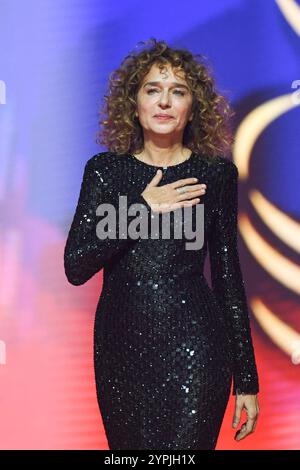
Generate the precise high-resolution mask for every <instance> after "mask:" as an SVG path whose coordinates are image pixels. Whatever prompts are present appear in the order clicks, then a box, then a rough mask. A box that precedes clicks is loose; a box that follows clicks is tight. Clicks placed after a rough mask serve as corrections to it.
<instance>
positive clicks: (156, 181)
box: [147, 170, 162, 188]
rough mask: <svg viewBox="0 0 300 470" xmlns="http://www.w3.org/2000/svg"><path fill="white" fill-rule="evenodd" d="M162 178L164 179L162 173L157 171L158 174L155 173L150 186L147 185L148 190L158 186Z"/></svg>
mask: <svg viewBox="0 0 300 470" xmlns="http://www.w3.org/2000/svg"><path fill="white" fill-rule="evenodd" d="M161 177H162V171H161V170H157V172H156V173H155V175H154V177H153V178H152V180H151V181H150V183H148V185H147V186H148V188H152V187H153V186H156V185H157V184H158V183H159V182H160V180H161Z"/></svg>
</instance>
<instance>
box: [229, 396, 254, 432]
mask: <svg viewBox="0 0 300 470" xmlns="http://www.w3.org/2000/svg"><path fill="white" fill-rule="evenodd" d="M243 408H245V409H246V414H247V421H246V422H245V423H244V424H243V425H242V426H241V428H240V429H239V430H238V431H237V432H236V434H235V440H236V441H240V440H242V439H244V438H245V437H246V436H248V435H249V434H252V433H253V432H254V431H255V428H256V424H257V418H258V415H259V403H258V397H257V395H242V394H237V395H236V399H235V411H234V416H233V421H232V427H233V428H236V427H237V426H238V424H239V422H240V420H241V415H242V411H243Z"/></svg>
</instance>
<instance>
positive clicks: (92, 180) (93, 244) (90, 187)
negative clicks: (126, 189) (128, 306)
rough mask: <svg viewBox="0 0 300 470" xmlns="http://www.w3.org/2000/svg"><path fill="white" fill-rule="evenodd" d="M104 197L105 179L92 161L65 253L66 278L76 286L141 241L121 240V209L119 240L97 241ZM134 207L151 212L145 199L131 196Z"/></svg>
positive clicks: (87, 166)
mask: <svg viewBox="0 0 300 470" xmlns="http://www.w3.org/2000/svg"><path fill="white" fill-rule="evenodd" d="M102 194H103V192H102V178H101V175H100V173H99V170H97V168H96V165H95V164H94V162H93V160H92V159H90V160H89V161H88V162H87V163H86V166H85V169H84V175H83V180H82V183H81V189H80V195H79V200H78V203H77V207H76V211H75V215H74V217H73V221H72V224H71V228H70V230H69V234H68V237H67V241H66V245H65V249H64V268H65V274H66V277H67V279H68V281H69V282H70V283H71V284H73V285H75V286H78V285H81V284H84V283H85V282H86V281H88V280H89V279H90V278H91V277H92V276H93V275H94V274H96V273H97V272H98V271H100V270H101V269H102V268H103V267H104V264H105V263H106V262H107V261H108V260H109V259H110V258H111V257H112V256H114V255H116V254H118V253H120V252H121V251H123V250H126V249H129V248H130V247H131V246H133V245H134V244H135V243H136V241H137V240H134V239H132V238H129V236H128V238H126V239H118V219H119V214H118V208H117V207H116V211H117V230H116V232H117V234H116V238H115V239H110V238H106V239H100V238H98V237H97V234H96V226H97V222H98V221H97V216H96V209H97V207H98V206H99V204H101V202H104V201H103V195H102ZM105 202H107V201H105ZM133 203H141V204H144V205H145V207H146V208H147V210H148V212H149V206H148V205H147V203H146V201H145V199H144V198H143V197H142V196H141V195H138V196H133V195H132V194H131V195H127V207H128V208H129V206H130V205H131V204H133Z"/></svg>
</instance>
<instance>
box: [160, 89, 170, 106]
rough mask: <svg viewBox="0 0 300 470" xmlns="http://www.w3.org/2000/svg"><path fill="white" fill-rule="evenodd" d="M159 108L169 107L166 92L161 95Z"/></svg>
mask: <svg viewBox="0 0 300 470" xmlns="http://www.w3.org/2000/svg"><path fill="white" fill-rule="evenodd" d="M159 106H160V107H161V108H165V107H170V98H169V94H168V92H167V91H166V92H165V93H162V94H161V97H160V101H159Z"/></svg>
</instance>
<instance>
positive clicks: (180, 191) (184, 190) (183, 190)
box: [176, 186, 187, 194]
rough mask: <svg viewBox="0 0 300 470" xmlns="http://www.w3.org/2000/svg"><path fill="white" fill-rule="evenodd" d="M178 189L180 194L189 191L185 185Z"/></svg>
mask: <svg viewBox="0 0 300 470" xmlns="http://www.w3.org/2000/svg"><path fill="white" fill-rule="evenodd" d="M176 191H177V192H178V193H179V194H182V193H186V192H187V190H186V187H185V186H181V187H180V188H176Z"/></svg>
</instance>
